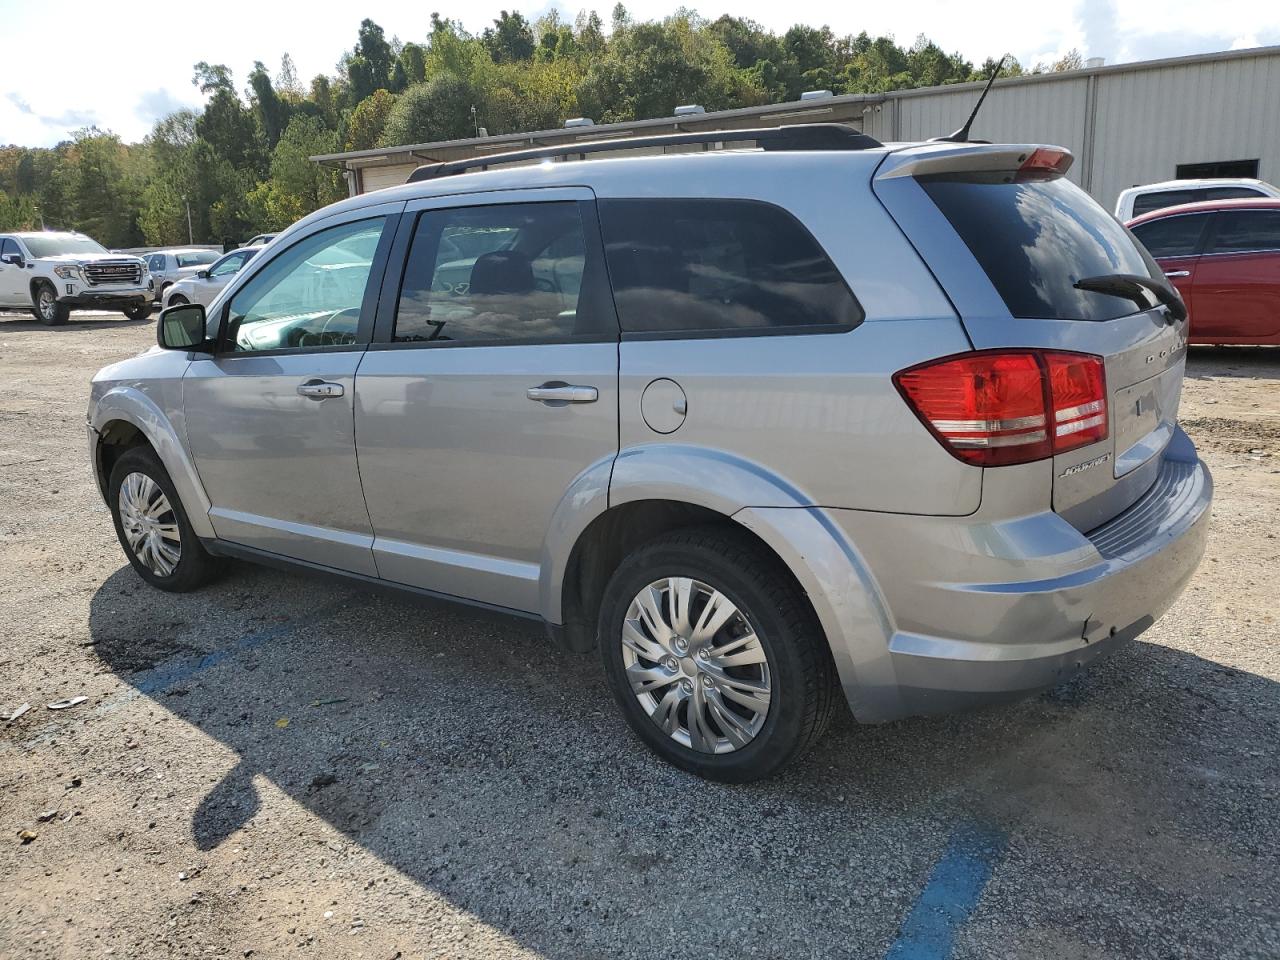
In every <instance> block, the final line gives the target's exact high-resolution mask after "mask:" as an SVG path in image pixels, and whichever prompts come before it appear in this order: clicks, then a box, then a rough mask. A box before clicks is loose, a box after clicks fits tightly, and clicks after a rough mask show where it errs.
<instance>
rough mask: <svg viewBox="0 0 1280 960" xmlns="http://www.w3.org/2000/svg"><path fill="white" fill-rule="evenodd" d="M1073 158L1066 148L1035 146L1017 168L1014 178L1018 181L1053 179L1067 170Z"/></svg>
mask: <svg viewBox="0 0 1280 960" xmlns="http://www.w3.org/2000/svg"><path fill="white" fill-rule="evenodd" d="M1073 159H1074V158H1073V157H1072V156H1071V154H1070V153H1068V152H1067V151H1066V150H1056V149H1054V148H1053V147H1036V149H1035V150H1033V151H1031V156H1029V157H1027V159H1026V160H1024V161H1023V163H1022V166H1021V167H1019V168H1018V172H1017V174H1016V175H1015V177H1014V179H1015V180H1018V181H1023V180H1053V179H1055V178H1056V177H1060V176H1062V175H1063V174H1065V173H1066V172H1067V170H1068V168H1070V166H1071V161H1072V160H1073Z"/></svg>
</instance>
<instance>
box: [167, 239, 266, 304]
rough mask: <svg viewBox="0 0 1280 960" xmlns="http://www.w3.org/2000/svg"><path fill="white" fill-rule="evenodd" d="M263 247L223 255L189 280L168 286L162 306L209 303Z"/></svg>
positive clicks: (198, 270) (247, 248)
mask: <svg viewBox="0 0 1280 960" xmlns="http://www.w3.org/2000/svg"><path fill="white" fill-rule="evenodd" d="M261 249H262V248H261V247H237V248H236V249H235V250H232V251H231V252H230V253H226V254H223V255H222V256H221V257H219V258H218V259H217V260H215V261H214V262H213V263H212V264H211V265H210V266H208V267H200V268H199V269H197V270H196V271H195V273H193V274H192V275H191V276H189V277H183V278H182V279H181V280H177V281H175V282H174V283H171V284H170V285H169V288H168V289H167V290H166V291H165V292H164V298H163V301H162V303H163V305H164V306H166V307H172V306H178V305H179V304H183V303H203V304H209V303H212V302H213V298H214V297H216V296H217V295H218V294H219V293H220V292H221V290H222V288H223V287H225V286H226V285H227V284H228V283H229V282H230V281H231V278H232V277H234V276H235V275H236V274H237V273H239V272H240V269H241V268H242V267H243V266H244V265H245V264H246V263H248V262H249V261H250V260H252V259H253V256H254V254H256V253H257V252H258V251H259V250H261Z"/></svg>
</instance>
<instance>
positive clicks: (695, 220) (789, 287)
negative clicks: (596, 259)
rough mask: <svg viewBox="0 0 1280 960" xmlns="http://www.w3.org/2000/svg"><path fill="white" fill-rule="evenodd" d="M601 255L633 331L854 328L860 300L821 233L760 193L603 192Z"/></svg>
mask: <svg viewBox="0 0 1280 960" xmlns="http://www.w3.org/2000/svg"><path fill="white" fill-rule="evenodd" d="M600 221H601V228H602V229H603V231H604V242H605V257H606V259H607V260H608V263H609V277H610V279H611V281H612V283H613V291H614V300H615V302H616V303H617V306H618V318H619V321H620V322H621V324H622V329H623V330H624V331H628V332H653V333H716V332H737V333H750V332H756V333H759V332H765V331H770V330H779V329H792V330H799V329H801V328H806V327H810V328H813V327H818V328H821V327H839V328H844V329H848V328H849V327H852V326H854V325H856V324H857V323H859V322H860V321H861V320H862V311H861V308H860V307H859V306H858V303H857V301H856V300H854V298H853V294H851V293H850V292H849V288H848V287H847V286H845V283H844V280H843V278H842V277H841V276H840V273H839V271H837V270H836V268H835V265H834V264H832V262H831V261H830V259H828V257H827V255H826V254H825V253H824V252H823V250H822V248H821V247H819V246H818V242H817V241H816V240H814V238H813V237H812V235H810V234H809V232H808V231H807V230H805V229H804V227H802V226H801V225H800V223H799V222H798V221H797V220H796V219H795V218H794V217H792V216H791V215H790V214H789V213H787V212H786V211H784V210H782V209H780V208H779V207H775V206H773V205H771V204H767V203H762V202H759V201H754V200H701V199H693V200H604V201H601V202H600Z"/></svg>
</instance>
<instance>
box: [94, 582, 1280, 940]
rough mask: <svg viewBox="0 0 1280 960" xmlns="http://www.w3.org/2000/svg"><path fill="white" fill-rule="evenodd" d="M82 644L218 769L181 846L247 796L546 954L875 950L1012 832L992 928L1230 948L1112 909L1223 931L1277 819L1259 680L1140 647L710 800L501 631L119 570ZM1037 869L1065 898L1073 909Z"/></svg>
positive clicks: (1278, 690) (248, 807) (270, 589)
mask: <svg viewBox="0 0 1280 960" xmlns="http://www.w3.org/2000/svg"><path fill="white" fill-rule="evenodd" d="M89 628H90V632H91V635H92V641H93V642H94V644H95V645H94V647H93V649H94V651H96V655H97V656H98V657H99V658H100V659H101V661H102V663H103V664H104V665H105V666H106V667H108V668H109V669H111V670H112V671H114V672H115V673H116V674H117V675H118V676H119V677H120V678H121V679H122V680H123V681H124V682H125V683H126V684H128V685H130V686H131V687H132V688H133V689H134V690H135V691H137V692H138V693H140V694H141V695H143V696H146V697H149V698H151V699H152V700H154V702H155V705H156V706H157V707H159V708H160V710H161V711H163V712H167V713H169V714H171V715H174V716H176V717H178V718H180V719H182V720H183V721H185V722H186V723H188V724H190V725H192V726H193V727H194V728H196V729H198V730H199V731H201V732H203V733H204V734H207V735H208V736H209V737H212V738H214V739H216V740H217V741H219V742H220V743H221V744H223V745H225V747H227V748H228V749H230V750H231V751H232V752H233V753H234V755H235V760H234V763H233V765H232V766H231V768H230V769H229V770H228V771H227V772H226V773H225V775H224V776H223V777H222V778H221V780H220V781H219V782H217V783H216V785H214V786H213V787H212V788H211V789H209V790H208V793H207V794H205V795H203V796H200V797H199V798H198V799H196V797H195V796H192V797H190V798H189V801H188V802H190V804H191V809H190V830H191V843H192V845H193V847H195V848H196V849H198V850H204V851H208V850H212V849H214V848H216V847H218V846H219V845H220V844H222V843H225V842H226V841H227V840H228V838H230V837H232V836H233V835H235V834H237V832H238V831H240V830H242V829H243V828H245V827H246V825H248V824H249V823H250V821H252V820H253V818H254V817H255V816H256V815H257V814H258V813H259V811H260V810H261V808H262V804H263V800H262V798H261V796H260V794H259V789H260V787H259V786H258V784H259V783H260V782H261V780H263V779H265V780H267V781H269V782H270V783H271V784H273V785H274V787H275V788H278V789H279V790H280V791H282V792H283V793H284V794H285V795H287V796H288V797H290V798H291V799H292V800H294V801H296V802H297V803H298V804H300V805H301V806H302V807H303V808H305V809H306V810H308V811H309V812H310V813H312V814H313V815H315V816H317V817H320V818H322V819H323V820H324V821H326V822H327V823H328V824H329V825H331V826H332V827H333V828H334V829H335V830H337V831H340V832H341V833H342V834H343V835H345V837H346V838H348V839H349V840H350V842H352V843H354V844H358V845H360V846H361V847H362V848H364V849H365V850H367V851H368V852H369V853H371V854H373V855H374V856H376V857H377V858H379V859H380V860H381V861H382V862H383V863H384V864H386V865H387V866H389V867H393V868H394V869H395V870H397V871H400V872H401V873H402V874H403V875H405V876H406V877H409V878H411V879H412V880H413V881H415V882H416V883H417V884H420V885H421V886H422V887H423V888H426V889H428V890H430V891H433V892H434V893H435V894H437V895H439V896H442V897H444V898H447V899H448V900H449V901H450V902H451V903H453V904H455V905H457V906H458V907H459V908H461V909H463V910H466V911H468V912H469V913H470V914H472V915H473V916H474V917H475V918H477V919H478V920H480V921H482V922H483V923H485V924H487V925H489V926H490V927H493V928H495V929H497V930H498V931H501V932H502V933H504V934H506V935H508V936H510V937H511V938H513V939H514V940H516V941H518V942H519V943H520V944H521V945H523V946H524V947H525V948H527V949H530V950H533V951H536V952H537V953H539V954H541V955H543V956H546V957H551V958H557V960H560V958H563V960H578V958H581V957H594V956H613V955H618V954H627V955H643V953H644V951H645V950H646V949H650V950H653V952H655V953H656V954H657V955H664V956H675V955H682V956H685V955H688V956H692V955H706V956H718V955H722V954H723V953H724V952H725V950H726V949H728V948H729V947H730V946H731V945H732V946H733V952H734V955H735V956H739V957H747V956H760V957H800V956H805V957H808V956H830V955H833V954H835V953H840V954H843V955H856V956H882V955H883V953H884V950H885V948H886V947H887V945H888V944H889V943H890V942H891V941H892V939H893V937H894V936H895V935H896V932H897V930H898V926H899V924H900V923H901V922H902V918H903V916H904V915H905V914H906V912H907V910H909V909H910V905H911V903H912V901H913V900H914V899H915V897H916V896H917V895H918V893H919V891H920V888H921V886H922V885H923V883H924V882H925V880H926V878H927V877H928V875H929V872H930V870H931V869H932V867H933V864H934V862H935V861H936V859H937V858H938V856H939V853H940V851H941V850H942V849H943V847H944V846H945V845H946V841H947V837H948V836H949V835H950V833H951V831H952V830H953V829H954V828H955V827H956V826H957V825H958V824H965V823H979V824H988V825H993V826H994V827H995V828H996V829H998V830H999V831H1001V832H1003V834H1004V835H1006V836H1008V837H1010V838H1011V840H1010V843H1011V844H1012V846H1011V848H1010V851H1009V852H1008V853H1007V855H1006V860H1005V865H1004V866H1003V867H1002V869H1001V872H1000V873H999V874H998V878H997V880H996V881H995V882H994V883H993V885H992V886H993V891H992V893H991V895H990V898H989V901H988V902H989V904H990V906H989V908H988V909H989V910H992V911H997V915H996V917H995V921H997V922H1000V923H1009V924H1012V925H1013V927H1015V928H1017V929H1023V928H1025V927H1026V926H1027V925H1032V926H1034V923H1035V922H1049V921H1033V918H1035V917H1042V916H1047V917H1049V918H1057V919H1056V921H1054V922H1057V923H1060V924H1061V931H1062V935H1063V936H1066V935H1068V931H1070V935H1071V936H1080V937H1085V933H1082V932H1081V931H1083V930H1086V929H1089V930H1090V931H1091V932H1090V933H1089V936H1090V937H1095V938H1098V939H1099V940H1100V941H1101V942H1105V943H1106V944H1107V946H1108V947H1109V948H1110V949H1109V951H1108V952H1109V953H1111V954H1112V955H1121V956H1134V957H1136V956H1146V955H1153V954H1150V950H1151V949H1152V948H1151V945H1150V944H1151V943H1152V942H1154V941H1151V940H1148V939H1147V938H1148V937H1149V936H1150V935H1151V933H1152V932H1153V931H1156V930H1157V929H1158V930H1159V932H1160V935H1161V937H1162V938H1163V939H1162V941H1161V942H1166V943H1167V942H1170V939H1169V938H1173V939H1172V942H1178V943H1180V944H1181V945H1182V946H1184V947H1185V948H1186V949H1188V950H1190V953H1188V954H1187V955H1225V954H1224V953H1223V946H1224V944H1223V941H1222V935H1221V931H1219V930H1215V929H1214V927H1213V925H1212V924H1208V923H1205V922H1204V921H1203V914H1200V913H1197V912H1196V911H1193V910H1191V909H1188V910H1186V911H1185V912H1184V913H1182V914H1177V913H1175V914H1174V915H1172V916H1171V915H1170V914H1169V913H1168V912H1165V913H1164V915H1163V917H1162V918H1156V917H1155V914H1154V912H1153V913H1152V914H1151V916H1152V919H1151V920H1150V921H1149V924H1148V925H1144V923H1143V922H1141V921H1139V920H1136V919H1135V917H1137V916H1139V915H1141V916H1146V915H1147V913H1146V911H1147V909H1148V908H1147V907H1146V906H1144V905H1143V904H1140V903H1139V904H1137V905H1135V904H1133V903H1124V904H1118V903H1117V902H1115V897H1116V895H1117V894H1116V891H1117V890H1121V891H1124V892H1125V893H1124V895H1125V896H1131V897H1135V898H1140V897H1142V896H1146V895H1148V894H1146V893H1144V892H1143V891H1147V890H1156V891H1163V893H1161V894H1160V895H1162V896H1164V895H1168V892H1169V891H1174V893H1175V894H1179V895H1181V894H1184V893H1185V895H1187V896H1190V895H1191V891H1193V890H1194V891H1196V894H1195V895H1196V896H1198V897H1200V898H1202V900H1201V902H1204V903H1206V904H1207V905H1208V907H1207V909H1210V910H1221V911H1222V914H1223V915H1224V916H1225V915H1227V914H1232V915H1236V914H1238V910H1239V904H1240V903H1241V902H1247V900H1248V897H1249V896H1252V895H1254V894H1255V893H1256V890H1254V889H1253V888H1254V885H1255V884H1257V883H1258V882H1259V881H1258V879H1257V876H1256V874H1257V869H1258V863H1257V861H1256V859H1254V858H1256V857H1258V856H1259V851H1258V849H1257V843H1258V841H1257V839H1256V838H1257V836H1258V834H1257V833H1256V832H1255V830H1254V828H1253V827H1250V826H1249V823H1250V822H1252V823H1267V822H1272V823H1274V822H1276V819H1275V813H1276V812H1280V811H1276V810H1275V807H1276V804H1275V803H1274V789H1272V798H1271V801H1268V800H1267V797H1266V791H1265V790H1264V789H1263V787H1264V785H1265V783H1266V782H1268V781H1270V782H1272V784H1273V786H1274V770H1271V772H1270V773H1269V774H1268V773H1267V772H1266V771H1267V766H1266V765H1267V764H1268V763H1269V762H1270V761H1268V760H1267V759H1266V758H1267V757H1268V756H1269V757H1274V737H1275V732H1276V731H1275V726H1274V725H1275V717H1276V708H1277V704H1278V703H1280V685H1277V684H1275V683H1274V682H1272V681H1270V680H1267V679H1265V678H1263V677H1259V676H1256V675H1252V674H1249V673H1245V672H1242V671H1238V670H1234V669H1231V668H1227V667H1223V666H1221V665H1219V664H1216V663H1213V662H1211V661H1207V660H1204V659H1201V658H1199V657H1196V656H1193V655H1190V654H1187V653H1185V652H1182V651H1179V650H1176V649H1173V648H1171V647H1168V646H1163V645H1160V644H1158V643H1146V642H1138V643H1136V644H1133V645H1131V646H1130V647H1128V648H1126V649H1124V650H1122V651H1120V652H1118V653H1117V654H1116V655H1115V656H1114V657H1112V658H1111V659H1110V660H1108V661H1105V662H1103V663H1101V664H1098V665H1097V666H1095V668H1094V669H1092V670H1091V671H1089V672H1088V673H1086V674H1085V675H1084V676H1082V677H1080V678H1078V679H1077V680H1075V681H1073V682H1072V683H1071V684H1068V685H1066V686H1064V687H1061V688H1059V689H1057V690H1055V691H1051V692H1050V693H1047V694H1044V695H1041V696H1039V697H1036V698H1033V699H1030V700H1027V701H1024V702H1021V703H1017V704H1012V705H1005V706H1000V707H994V708H989V709H985V710H982V711H978V712H975V713H970V714H965V715H961V716H956V717H950V718H945V719H932V720H923V719H922V720H911V721H905V722H901V723H897V724H891V725H888V726H883V727H859V726H857V725H856V724H854V723H853V722H852V720H851V718H849V716H848V715H847V711H843V710H842V711H841V712H840V713H839V715H838V717H837V719H836V722H835V723H834V725H833V729H832V730H831V731H830V732H829V734H828V736H827V737H826V739H825V740H824V741H823V742H822V744H821V745H820V746H819V747H818V748H817V749H816V750H815V752H814V753H812V754H811V755H810V756H809V757H807V758H806V759H805V760H804V761H802V762H801V763H799V764H797V765H794V766H793V767H791V768H789V769H788V770H787V771H785V772H784V773H783V774H782V775H781V776H779V777H777V778H775V779H772V780H769V781H766V782H763V783H758V784H753V785H748V786H726V785H721V784H713V783H707V782H703V781H700V780H698V779H696V778H694V777H691V776H688V775H686V774H683V773H681V772H679V771H677V770H674V769H673V768H671V767H669V766H667V765H665V764H663V763H661V762H660V761H658V760H657V759H656V758H654V757H653V756H652V755H650V754H649V753H648V752H647V751H646V750H645V749H644V748H643V747H642V746H641V745H640V744H639V743H638V742H637V741H636V740H635V739H634V738H633V737H631V736H630V735H629V733H628V731H627V729H626V728H625V726H624V724H623V722H622V721H621V719H620V718H619V716H618V714H617V712H616V710H615V709H614V705H613V703H612V701H611V700H610V698H609V695H608V693H607V692H606V690H605V687H604V682H603V675H602V672H601V670H600V669H599V667H598V665H597V661H596V659H595V657H594V656H590V657H585V658H584V657H572V656H569V655H566V654H562V653H559V652H557V651H556V650H554V649H553V648H552V647H551V646H550V645H549V643H548V642H547V640H546V639H545V638H544V636H543V635H542V632H541V630H540V629H539V628H538V627H537V626H536V625H533V624H528V623H524V622H521V621H508V620H503V619H500V618H497V617H494V616H492V615H489V614H483V613H479V612H471V611H469V610H467V609H466V608H454V607H451V606H446V605H440V606H432V607H424V606H420V605H417V604H413V603H410V602H407V601H404V602H402V601H400V600H398V599H389V598H386V597H382V596H377V595H373V594H367V593H362V592H359V591H358V590H356V589H355V588H347V587H338V588H334V587H333V586H332V585H327V584H325V583H318V582H316V581H313V580H309V579H304V578H301V577H296V576H293V575H289V574H284V573H278V572H274V571H266V570H259V569H256V568H251V567H236V568H235V569H233V570H232V571H231V572H230V573H229V575H228V576H227V577H226V578H225V579H223V580H222V581H221V582H219V583H218V584H216V585H214V586H212V587H210V588H207V589H205V590H202V591H199V592H198V593H195V594H188V595H183V596H177V597H175V596H172V595H166V594H162V593H160V592H158V591H155V590H152V589H150V588H148V587H146V586H145V585H144V584H142V582H141V580H140V579H139V578H138V577H137V576H136V575H135V574H134V572H133V571H132V570H131V569H130V568H129V567H127V566H125V567H123V568H121V569H120V570H119V571H117V572H116V573H115V574H113V575H112V576H111V577H110V578H108V580H107V581H106V582H105V583H104V584H103V585H102V586H101V588H100V589H99V590H98V591H97V593H96V594H95V596H94V597H93V600H92V602H91V607H90V617H89ZM286 718H287V723H285V722H284V721H285V719H286ZM170 726H171V725H170ZM1227 728H1229V731H1230V732H1229V735H1226V734H1223V733H1222V731H1223V730H1224V729H1227ZM159 729H160V730H166V729H168V726H166V727H161V728H159ZM202 772H207V771H202ZM169 782H170V783H174V782H175V779H174V778H173V777H170V779H169ZM197 789H198V790H200V789H203V788H197ZM1259 791H1261V792H1259ZM1268 810H1270V811H1271V813H1268ZM1253 817H1256V818H1258V819H1256V820H1251V819H1250V818H1253ZM281 842H284V843H290V842H292V841H290V840H282V841H281ZM254 843H255V844H256V845H257V846H258V847H262V845H263V840H262V839H261V834H259V839H258V840H256V841H254ZM1250 850H1252V853H1250ZM1046 877H1050V878H1058V877H1060V878H1061V879H1060V882H1061V883H1062V884H1063V885H1066V886H1069V887H1070V888H1071V889H1072V890H1073V893H1072V896H1071V910H1070V913H1069V915H1061V911H1062V910H1063V906H1062V904H1061V903H1060V902H1059V900H1058V897H1059V895H1060V893H1061V891H1058V890H1056V889H1055V883H1056V882H1057V881H1053V880H1051V881H1049V882H1048V883H1047V885H1046V880H1045V878H1046ZM1267 882H1268V883H1270V882H1273V881H1270V880H1268V881H1267ZM1150 895H1152V896H1155V894H1154V893H1153V894H1150ZM1006 897H1007V898H1008V901H1006V900H1005V899H1004V898H1006ZM1151 909H1152V910H1153V911H1154V909H1155V908H1154V907H1152V908H1151ZM1001 910H1004V911H1006V913H1007V916H1006V915H1005V914H1004V913H1000V912H999V911H1001ZM1233 911H1234V913H1233ZM1085 917H1087V918H1088V919H1087V920H1086V919H1085ZM655 918H657V919H655ZM655 924H656V926H654V925H655ZM1157 925H1159V926H1157ZM646 929H648V930H649V933H648V934H646V933H644V932H643V931H644V930H646ZM651 935H652V936H658V937H659V938H660V942H661V943H663V944H666V946H663V947H659V948H654V946H653V942H650V943H649V946H648V947H644V942H645V937H648V936H651ZM626 944H630V945H631V946H630V947H627V948H626V949H624V948H623V945H626ZM841 944H842V945H844V946H842V947H839V948H837V947H836V946H833V945H841ZM824 945H826V946H824ZM1197 945H1199V947H1202V948H1203V949H1198V947H1197ZM1015 946H1016V944H1013V943H1008V942H1006V943H1005V947H1006V948H1007V949H1008V950H1009V951H1010V952H1008V953H1001V955H1002V956H1014V955H1023V954H1021V953H1017V952H1015V951H1014V947H1015ZM1227 952H1229V951H1227ZM1072 955H1076V954H1072ZM1080 955H1082V956H1083V955H1085V954H1080ZM1088 955H1093V954H1092V953H1090V954H1088Z"/></svg>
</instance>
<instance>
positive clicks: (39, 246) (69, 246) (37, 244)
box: [22, 233, 107, 260]
mask: <svg viewBox="0 0 1280 960" xmlns="http://www.w3.org/2000/svg"><path fill="white" fill-rule="evenodd" d="M22 242H23V243H25V244H26V245H27V249H28V250H30V251H31V256H32V258H34V259H36V260H42V259H44V258H45V257H57V256H63V255H65V254H71V255H73V256H74V255H76V254H80V253H106V252H107V248H106V247H104V246H103V245H102V244H100V243H99V242H98V241H97V240H90V239H89V238H88V237H68V236H60V235H58V234H56V233H54V234H50V235H49V236H47V237H23V238H22Z"/></svg>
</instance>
